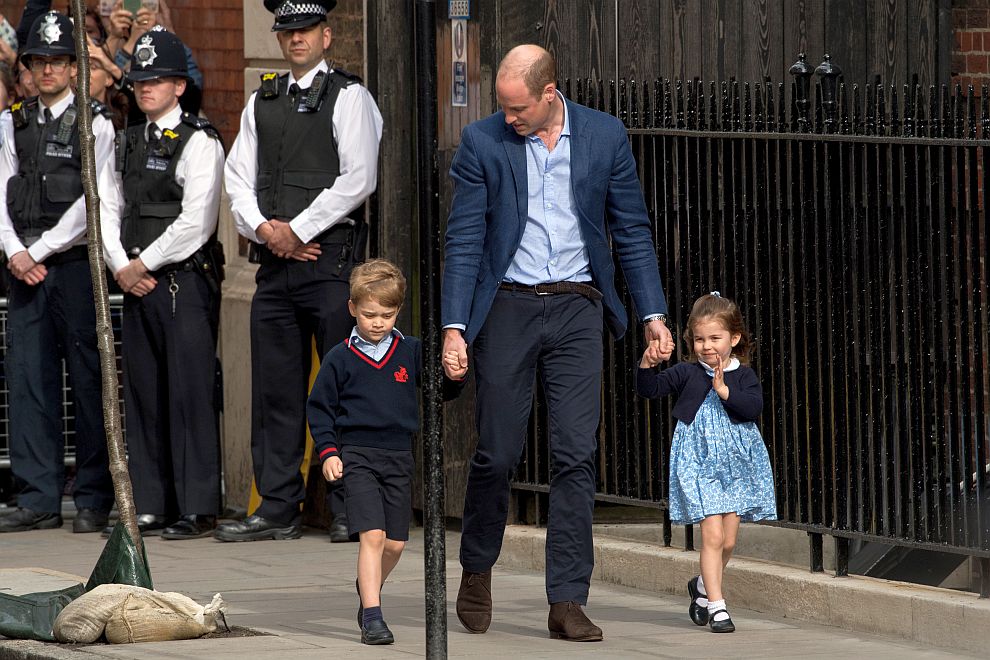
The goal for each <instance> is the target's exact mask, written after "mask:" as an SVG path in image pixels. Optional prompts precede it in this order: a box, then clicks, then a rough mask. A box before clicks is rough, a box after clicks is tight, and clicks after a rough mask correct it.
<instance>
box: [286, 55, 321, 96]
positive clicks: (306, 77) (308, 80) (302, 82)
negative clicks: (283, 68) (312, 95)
mask: <svg viewBox="0 0 990 660" xmlns="http://www.w3.org/2000/svg"><path fill="white" fill-rule="evenodd" d="M329 70H330V67H329V66H328V65H327V61H326V60H322V59H321V60H320V63H319V64H317V65H316V66H314V67H313V68H312V69H310V70H309V71H307V72H306V73H304V74H303V77H302V78H300V79H299V80H296V77H295V76H293V75H292V71H291V70H290V71H289V84H290V85H291V84H292V83H296V84H297V85H299V89H308V88H309V86H310V85H312V84H313V78H315V77H316V74H317V73H319V72H320V71H329Z"/></svg>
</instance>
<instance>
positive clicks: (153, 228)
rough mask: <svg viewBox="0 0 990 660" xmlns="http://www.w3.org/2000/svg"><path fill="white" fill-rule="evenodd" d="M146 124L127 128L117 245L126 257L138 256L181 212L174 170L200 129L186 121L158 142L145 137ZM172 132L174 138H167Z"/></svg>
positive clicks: (179, 195)
mask: <svg viewBox="0 0 990 660" xmlns="http://www.w3.org/2000/svg"><path fill="white" fill-rule="evenodd" d="M145 126H146V124H140V125H138V126H131V127H129V128H128V129H127V131H126V133H124V135H125V139H126V145H125V147H124V148H125V149H126V155H125V160H124V163H125V164H124V169H123V172H122V175H123V176H122V178H123V182H124V200H125V205H124V213H123V217H122V226H121V229H120V242H121V244H122V245H123V246H124V251H126V252H127V254H128V256H137V255H138V254H140V253H141V251H143V250H145V249H146V248H147V247H148V246H149V245H151V244H152V243H153V242H154V241H155V239H157V238H158V237H159V236H161V235H162V233H163V232H164V231H165V230H166V229H168V227H169V225H171V224H172V223H173V222H175V219H176V218H177V217H179V214H180V213H182V193H183V188H182V186H180V185H179V184H178V183H176V182H175V168H176V167H177V166H178V164H179V158H180V157H181V155H182V150H183V149H184V148H185V145H186V144H187V143H188V142H189V139H190V138H191V137H192V136H193V135H194V134H195V133H196V131H198V130H201V127H198V126H196V125H191V124H190V123H187V122H186V121H185V120H183V121H182V122H180V123H179V125H178V126H176V127H175V128H173V129H171V131H166V130H164V129H163V130H162V137H161V140H155V139H154V138H151V139H150V140H148V141H146V140H145V137H144V132H145ZM168 132H171V133H172V134H173V135H175V136H176V137H169V136H167V135H166V133H168Z"/></svg>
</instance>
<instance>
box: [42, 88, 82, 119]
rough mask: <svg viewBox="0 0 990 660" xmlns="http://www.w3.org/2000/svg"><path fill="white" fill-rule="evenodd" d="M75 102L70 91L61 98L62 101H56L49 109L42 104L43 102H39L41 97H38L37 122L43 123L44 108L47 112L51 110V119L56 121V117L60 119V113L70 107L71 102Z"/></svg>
mask: <svg viewBox="0 0 990 660" xmlns="http://www.w3.org/2000/svg"><path fill="white" fill-rule="evenodd" d="M75 100H76V95H75V94H73V93H72V91H71V90H70V91H69V93H68V94H66V95H65V96H64V97H63V98H62V100H60V101H58V102H57V103H56V104H55V105H53V106H51V107H50V108H49V107H48V106H47V105H45V104H44V102H43V101H42V100H41V97H40V96H39V97H38V108H39V112H38V122H39V123H41V122H44V121H45V119H44V117H45V108H48V109H49V110H51V112H52V118H53V119H57V118H58V117H61V116H62V113H63V112H65V109H66V108H68V107H69V106H70V105H72V102H73V101H75Z"/></svg>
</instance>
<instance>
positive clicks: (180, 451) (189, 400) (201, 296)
mask: <svg viewBox="0 0 990 660" xmlns="http://www.w3.org/2000/svg"><path fill="white" fill-rule="evenodd" d="M173 278H174V282H175V286H176V287H177V288H178V290H177V291H176V292H175V312H174V314H173V312H172V294H171V293H170V292H169V287H170V285H171V284H172V282H173ZM156 279H157V280H158V285H157V286H156V287H155V288H154V289H153V290H152V291H151V293H149V294H148V295H146V296H143V297H138V296H132V295H126V296H125V297H124V327H123V331H124V332H123V350H122V359H123V365H124V404H125V406H126V410H127V452H128V458H129V469H130V473H131V482H132V483H133V485H134V504H135V506H136V507H137V511H138V513H149V514H155V515H167V516H168V517H169V518H172V519H174V517H175V516H177V515H189V514H200V515H208V516H213V515H217V514H218V513H220V438H219V429H218V427H217V410H218V406H217V402H216V401H214V398H215V396H216V353H217V319H218V316H217V309H216V305H218V304H219V300H217V299H216V296H214V295H213V294H211V293H210V290H209V287H208V286H207V283H206V280H205V278H204V277H203V276H202V275H199V274H198V273H195V272H192V271H175V272H174V273H172V274H164V275H158V276H157V278H156Z"/></svg>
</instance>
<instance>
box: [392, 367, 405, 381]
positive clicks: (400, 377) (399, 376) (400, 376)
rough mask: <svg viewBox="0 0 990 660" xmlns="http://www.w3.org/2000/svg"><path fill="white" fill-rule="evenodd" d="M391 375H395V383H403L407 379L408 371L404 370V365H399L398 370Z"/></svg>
mask: <svg viewBox="0 0 990 660" xmlns="http://www.w3.org/2000/svg"><path fill="white" fill-rule="evenodd" d="M393 375H394V376H395V382H397V383H405V382H408V381H409V372H408V371H406V368H405V367H399V370H398V371H396V372H395V373H394V374H393Z"/></svg>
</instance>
